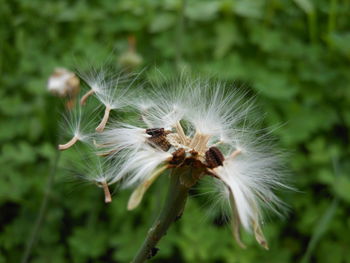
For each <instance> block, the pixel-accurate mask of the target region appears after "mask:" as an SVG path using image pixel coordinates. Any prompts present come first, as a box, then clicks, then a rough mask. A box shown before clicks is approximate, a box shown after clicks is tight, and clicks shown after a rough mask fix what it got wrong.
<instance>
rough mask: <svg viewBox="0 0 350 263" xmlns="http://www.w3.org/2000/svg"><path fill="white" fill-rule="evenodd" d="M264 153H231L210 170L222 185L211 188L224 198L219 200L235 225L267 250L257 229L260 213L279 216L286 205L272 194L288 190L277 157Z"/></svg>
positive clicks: (260, 151) (267, 152) (260, 219)
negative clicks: (234, 215) (235, 218)
mask: <svg viewBox="0 0 350 263" xmlns="http://www.w3.org/2000/svg"><path fill="white" fill-rule="evenodd" d="M250 149H252V148H251V147H250ZM266 150H268V151H263V149H256V150H255V151H249V150H246V149H245V150H244V151H241V150H236V151H233V153H232V154H231V156H227V157H226V158H225V160H224V161H223V165H221V166H218V167H216V168H214V169H213V171H214V173H215V175H217V176H218V177H219V179H220V180H221V181H222V182H223V184H224V185H223V184H222V182H220V181H219V180H216V181H214V183H216V184H219V187H216V188H215V189H216V190H219V193H218V194H219V195H221V196H223V195H224V196H226V198H225V199H222V198H221V201H224V202H225V203H226V204H227V205H228V206H230V207H231V209H233V210H235V212H236V213H237V216H238V218H239V223H240V224H242V226H243V227H244V228H245V229H246V230H247V231H248V232H254V234H255V236H256V239H257V241H258V242H259V243H260V244H261V245H262V246H263V247H265V248H268V247H267V242H266V240H265V238H264V236H263V233H262V231H261V229H260V224H261V222H262V221H263V218H264V214H266V213H267V212H269V211H271V212H273V213H275V214H277V215H279V216H281V215H283V213H284V212H285V210H286V205H285V204H284V203H283V202H282V201H281V200H280V199H279V198H278V197H277V196H276V194H275V193H274V191H275V190H283V189H285V190H292V188H291V187H290V186H288V185H287V184H286V183H285V174H284V172H283V170H284V169H283V167H282V165H281V164H282V159H281V156H280V154H279V153H275V154H274V153H273V152H272V150H271V149H268V148H266ZM231 194H232V196H231ZM232 199H233V200H232ZM235 212H234V211H233V213H235ZM238 241H239V242H240V240H238Z"/></svg>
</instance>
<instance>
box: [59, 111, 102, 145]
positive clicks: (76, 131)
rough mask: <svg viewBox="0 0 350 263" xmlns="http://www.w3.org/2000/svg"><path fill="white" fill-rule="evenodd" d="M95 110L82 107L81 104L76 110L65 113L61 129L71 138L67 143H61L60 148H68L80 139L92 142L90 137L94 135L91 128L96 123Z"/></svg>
mask: <svg viewBox="0 0 350 263" xmlns="http://www.w3.org/2000/svg"><path fill="white" fill-rule="evenodd" d="M93 112H94V109H93V108H92V107H84V108H82V107H81V106H80V105H76V106H75V109H74V110H72V111H68V112H66V114H63V119H64V122H63V125H61V129H62V130H63V133H64V134H67V137H70V138H71V139H70V140H69V141H68V142H67V143H65V144H60V145H59V149H60V150H66V149H68V148H70V147H72V146H73V145H74V144H75V143H76V142H78V141H81V142H86V143H88V142H90V139H91V138H92V137H93V133H92V132H91V128H92V127H93V126H94V125H95V123H96V118H94V117H93V115H94V114H93Z"/></svg>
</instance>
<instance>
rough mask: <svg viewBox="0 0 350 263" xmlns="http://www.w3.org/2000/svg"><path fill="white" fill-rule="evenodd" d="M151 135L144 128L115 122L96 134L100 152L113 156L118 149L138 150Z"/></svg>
mask: <svg viewBox="0 0 350 263" xmlns="http://www.w3.org/2000/svg"><path fill="white" fill-rule="evenodd" d="M149 137H151V136H150V135H148V134H147V133H146V129H144V128H139V127H136V126H133V125H130V124H127V123H121V124H119V123H116V124H115V125H113V124H112V125H109V126H108V128H107V129H106V130H105V131H104V132H103V133H100V134H98V135H97V137H96V140H97V144H98V145H100V146H101V148H102V150H100V151H99V153H100V154H103V153H108V154H110V156H112V157H113V156H115V155H116V154H118V153H119V152H120V151H123V150H129V151H138V150H139V148H140V147H144V146H145V145H146V141H147V138H149Z"/></svg>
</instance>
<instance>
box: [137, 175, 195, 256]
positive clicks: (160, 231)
mask: <svg viewBox="0 0 350 263" xmlns="http://www.w3.org/2000/svg"><path fill="white" fill-rule="evenodd" d="M183 176H186V177H187V178H190V177H192V172H190V173H189V174H183V173H181V171H179V170H178V169H175V170H174V171H173V173H172V174H171V178H170V185H169V191H168V196H167V199H166V201H165V204H164V206H163V209H162V211H161V212H160V215H159V217H158V218H157V219H156V221H155V222H154V224H153V226H152V227H151V229H150V230H149V231H148V234H147V237H146V239H145V241H144V243H143V245H142V246H141V248H140V249H139V251H138V252H137V254H136V256H135V257H134V259H133V260H132V263H142V262H145V261H146V260H147V259H150V258H151V257H152V256H153V255H154V254H155V252H156V249H155V246H156V245H157V243H158V242H159V240H160V239H161V238H162V237H163V236H164V235H165V233H166V231H167V230H168V228H169V227H170V225H171V224H172V223H173V222H174V221H176V219H177V218H178V217H179V216H181V214H182V212H183V210H184V207H185V204H186V200H187V197H188V190H189V188H190V187H189V185H187V184H184V182H183Z"/></svg>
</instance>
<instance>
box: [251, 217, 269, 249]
mask: <svg viewBox="0 0 350 263" xmlns="http://www.w3.org/2000/svg"><path fill="white" fill-rule="evenodd" d="M253 228H254V235H255V239H256V241H258V243H259V244H260V246H262V247H263V248H265V249H266V250H268V249H269V246H268V244H267V241H266V238H265V236H264V234H263V232H262V230H261V227H260V225H259V223H258V222H256V221H253Z"/></svg>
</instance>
